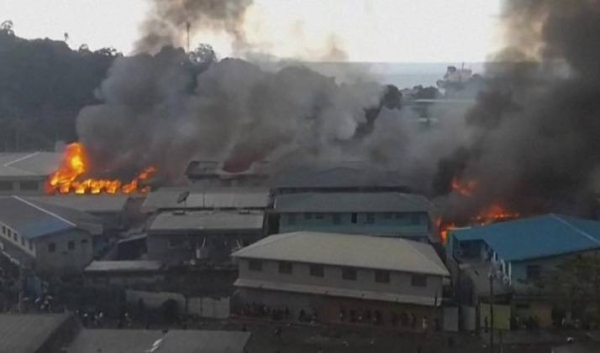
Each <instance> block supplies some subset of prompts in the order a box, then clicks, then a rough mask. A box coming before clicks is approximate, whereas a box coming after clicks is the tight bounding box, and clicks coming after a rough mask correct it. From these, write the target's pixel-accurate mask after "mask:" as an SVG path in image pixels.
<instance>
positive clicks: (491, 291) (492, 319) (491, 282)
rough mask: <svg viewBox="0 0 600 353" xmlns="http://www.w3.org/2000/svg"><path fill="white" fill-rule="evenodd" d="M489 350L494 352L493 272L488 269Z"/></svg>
mask: <svg viewBox="0 0 600 353" xmlns="http://www.w3.org/2000/svg"><path fill="white" fill-rule="evenodd" d="M489 278H490V318H491V321H490V324H491V325H490V327H491V330H490V352H491V353H494V274H493V273H492V271H490V274H489Z"/></svg>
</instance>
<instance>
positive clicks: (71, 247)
mask: <svg viewBox="0 0 600 353" xmlns="http://www.w3.org/2000/svg"><path fill="white" fill-rule="evenodd" d="M87 242H88V240H87V239H82V240H81V244H82V245H83V244H87ZM67 250H75V240H69V242H68V243H67ZM55 251H56V243H48V252H55Z"/></svg>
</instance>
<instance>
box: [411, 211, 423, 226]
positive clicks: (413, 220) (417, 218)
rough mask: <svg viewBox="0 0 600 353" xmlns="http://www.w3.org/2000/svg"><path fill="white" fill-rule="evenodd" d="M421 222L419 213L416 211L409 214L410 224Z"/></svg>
mask: <svg viewBox="0 0 600 353" xmlns="http://www.w3.org/2000/svg"><path fill="white" fill-rule="evenodd" d="M420 223H421V215H420V214H418V213H413V214H411V215H410V224H412V225H417V224H420Z"/></svg>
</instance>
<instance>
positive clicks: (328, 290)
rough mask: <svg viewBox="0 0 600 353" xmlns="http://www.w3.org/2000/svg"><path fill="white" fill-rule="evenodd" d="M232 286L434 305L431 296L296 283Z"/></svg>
mask: <svg viewBox="0 0 600 353" xmlns="http://www.w3.org/2000/svg"><path fill="white" fill-rule="evenodd" d="M234 286H236V287H244V288H259V289H266V290H275V291H283V292H296V293H307V294H316V295H321V296H328V295H329V296H334V297H345V298H358V299H364V300H378V301H386V302H394V303H396V302H400V303H411V304H417V305H429V306H433V305H435V297H432V296H417V295H408V294H400V293H386V292H373V291H365V290H355V289H347V288H337V287H324V286H316V285H305V284H296V283H284V282H269V281H262V280H252V279H245V278H240V279H238V280H236V281H235V283H234ZM437 305H441V300H438V303H437Z"/></svg>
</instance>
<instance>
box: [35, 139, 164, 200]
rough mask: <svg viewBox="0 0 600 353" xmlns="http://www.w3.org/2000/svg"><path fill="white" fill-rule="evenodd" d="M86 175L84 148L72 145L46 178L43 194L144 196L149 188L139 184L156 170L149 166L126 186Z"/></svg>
mask: <svg viewBox="0 0 600 353" xmlns="http://www.w3.org/2000/svg"><path fill="white" fill-rule="evenodd" d="M87 172H89V159H88V156H87V153H86V151H85V147H84V146H83V144H81V143H78V142H76V143H72V144H70V145H68V146H67V147H66V148H65V152H64V156H63V159H62V161H61V163H60V165H59V168H58V170H57V171H56V172H54V173H53V174H52V175H50V177H49V178H48V182H47V183H46V192H47V193H49V194H54V193H60V194H68V193H70V192H74V193H75V194H79V195H82V194H100V193H103V192H104V193H108V194H116V193H118V192H122V193H125V194H130V193H133V192H140V193H146V192H148V191H149V190H150V188H149V187H148V186H142V184H143V183H142V182H143V181H144V180H147V179H148V178H150V177H152V176H153V175H154V174H155V173H156V172H157V170H156V168H155V167H152V166H151V167H147V168H146V169H144V170H143V171H142V172H141V173H140V174H139V175H138V176H137V177H136V178H134V179H133V180H132V181H130V182H129V183H123V182H121V181H120V180H118V179H94V178H84V176H85V174H86V173H87Z"/></svg>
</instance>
